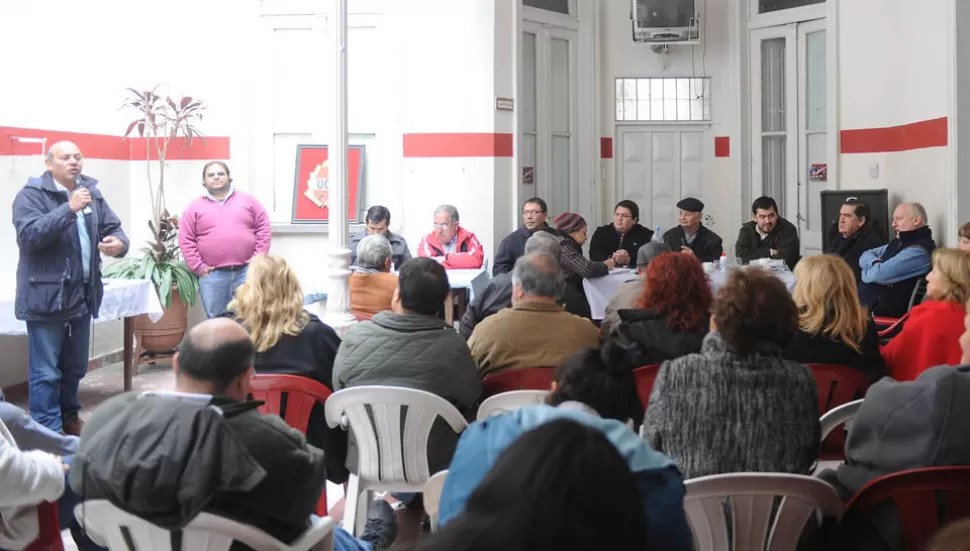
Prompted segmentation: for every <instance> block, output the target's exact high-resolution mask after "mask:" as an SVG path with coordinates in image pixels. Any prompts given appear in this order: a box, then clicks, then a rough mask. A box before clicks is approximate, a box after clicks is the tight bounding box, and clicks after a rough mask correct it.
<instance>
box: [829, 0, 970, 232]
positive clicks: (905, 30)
mask: <svg viewBox="0 0 970 551" xmlns="http://www.w3.org/2000/svg"><path fill="white" fill-rule="evenodd" d="M913 6H914V4H912V3H911V2H906V1H904V0H838V32H839V72H838V76H839V83H838V87H839V101H840V105H839V127H840V128H841V129H842V130H843V131H845V130H853V129H866V128H884V127H893V126H901V125H906V124H911V123H917V122H921V121H926V120H932V119H938V118H941V117H948V116H949V115H950V109H949V105H950V95H951V93H950V90H951V87H952V86H953V79H954V78H955V75H954V74H953V70H952V69H951V68H950V56H951V55H952V49H953V45H952V42H951V40H952V34H951V33H950V32H948V26H947V23H946V22H947V21H952V20H953V15H952V6H951V4H950V1H949V0H927V1H925V2H922V3H920V4H919V9H913ZM963 31H964V34H965V32H966V29H963ZM965 49H966V48H965ZM950 122H951V124H952V123H953V121H952V120H951V121H950ZM951 147H952V144H951ZM951 153H952V152H951V149H950V147H933V148H927V149H917V150H911V151H902V152H890V153H862V154H842V155H841V156H840V161H839V162H840V167H839V172H840V187H841V188H843V189H881V188H886V189H888V190H889V193H890V203H891V204H895V203H898V202H901V201H904V200H905V201H919V202H921V203H923V205H924V206H925V207H926V209H927V211H928V214H929V217H930V224H931V226H932V228H933V231H934V237H935V238H936V240H937V242H938V243H943V244H948V245H953V244H955V235H956V228H957V217H956V207H955V205H954V200H953V198H954V195H953V190H954V186H955V185H956V181H955V173H954V167H953V166H952V163H951ZM874 176H877V177H874Z"/></svg>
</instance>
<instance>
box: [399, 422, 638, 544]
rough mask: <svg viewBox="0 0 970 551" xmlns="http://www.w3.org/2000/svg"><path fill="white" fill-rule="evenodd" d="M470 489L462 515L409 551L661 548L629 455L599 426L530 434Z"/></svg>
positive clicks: (552, 427)
mask: <svg viewBox="0 0 970 551" xmlns="http://www.w3.org/2000/svg"><path fill="white" fill-rule="evenodd" d="M452 476H456V475H455V474H453V473H452V472H449V474H448V478H447V479H446V484H447V483H448V482H450V480H451V477H452ZM470 494H471V495H470V496H468V498H467V501H466V503H465V507H464V511H462V512H461V514H459V515H458V516H457V517H455V518H454V519H452V520H451V521H450V522H449V523H448V524H447V525H446V526H444V527H443V528H442V529H441V530H440V531H439V532H437V533H435V534H432V535H430V536H426V537H424V538H422V539H421V540H419V541H418V542H417V543H416V544H414V545H412V546H411V547H409V549H413V550H422V551H439V550H440V551H472V550H474V551H509V550H514V549H535V550H539V549H550V550H552V549H555V550H557V551H559V550H563V551H569V550H576V551H586V550H589V549H657V547H656V546H655V545H653V543H652V542H651V541H650V540H652V539H653V538H654V537H655V534H653V533H651V532H650V531H649V530H648V529H647V520H646V518H645V517H644V514H645V513H646V512H645V511H643V510H642V507H641V505H640V496H639V495H638V493H637V488H636V479H635V478H634V476H633V473H631V472H630V468H629V467H628V466H627V462H626V459H625V458H624V457H623V456H621V455H620V453H619V452H618V451H617V449H616V447H615V446H614V445H613V444H612V443H611V442H610V441H609V440H608V439H607V438H606V437H605V436H604V435H603V434H602V433H601V432H600V431H598V430H596V429H595V428H592V427H588V426H586V425H583V424H580V423H576V422H573V421H570V420H565V419H564V420H557V421H551V422H549V423H546V424H544V425H541V426H539V427H538V428H536V429H533V430H530V431H528V432H526V433H525V434H523V435H522V436H521V437H519V438H518V439H517V440H515V442H514V443H512V445H510V446H509V447H508V448H506V449H505V450H504V451H503V452H502V453H501V455H499V456H498V459H497V460H496V461H495V465H494V466H492V468H490V469H488V472H486V473H485V474H484V476H483V477H482V479H481V482H480V483H479V484H478V485H477V487H476V488H475V489H474V491H473V492H470ZM649 514H650V515H654V514H656V512H655V511H650V512H649Z"/></svg>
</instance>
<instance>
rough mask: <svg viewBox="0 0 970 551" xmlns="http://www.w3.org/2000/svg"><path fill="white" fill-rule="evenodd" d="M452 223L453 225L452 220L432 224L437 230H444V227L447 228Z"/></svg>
mask: <svg viewBox="0 0 970 551" xmlns="http://www.w3.org/2000/svg"><path fill="white" fill-rule="evenodd" d="M450 225H451V222H448V223H445V224H431V226H432V227H434V229H436V230H444V229H447V228H448V226H450Z"/></svg>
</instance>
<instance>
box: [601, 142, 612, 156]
mask: <svg viewBox="0 0 970 551" xmlns="http://www.w3.org/2000/svg"><path fill="white" fill-rule="evenodd" d="M612 158H613V138H600V159H612Z"/></svg>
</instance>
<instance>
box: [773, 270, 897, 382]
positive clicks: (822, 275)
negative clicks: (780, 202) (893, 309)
mask: <svg viewBox="0 0 970 551" xmlns="http://www.w3.org/2000/svg"><path fill="white" fill-rule="evenodd" d="M795 282H796V283H795V292H794V297H793V298H794V299H795V305H796V306H797V307H798V332H797V333H795V340H793V341H792V343H791V344H790V345H788V347H787V348H785V358H787V359H789V360H792V361H796V362H799V363H803V364H830V365H844V366H847V367H851V368H853V369H856V370H859V371H861V372H863V373H865V374H866V375H867V376H868V377H869V379H870V380H872V381H876V380H878V379H879V378H880V377H883V376H884V375H886V362H885V361H883V359H882V353H880V351H879V333H878V331H877V330H876V324H875V322H873V321H872V318H871V317H870V316H869V313H868V312H866V309H865V308H863V307H862V305H861V304H859V294H858V291H857V290H856V281H855V278H854V277H853V275H852V270H851V269H849V265H848V264H846V263H845V261H844V260H842V259H841V258H839V257H837V256H833V255H817V256H808V257H805V258H803V259H802V261H801V262H799V263H798V266H797V267H796V268H795Z"/></svg>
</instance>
